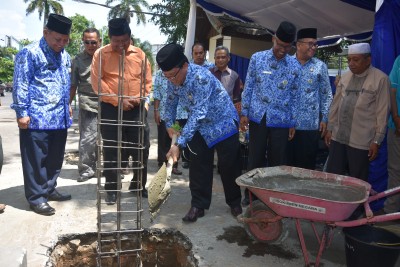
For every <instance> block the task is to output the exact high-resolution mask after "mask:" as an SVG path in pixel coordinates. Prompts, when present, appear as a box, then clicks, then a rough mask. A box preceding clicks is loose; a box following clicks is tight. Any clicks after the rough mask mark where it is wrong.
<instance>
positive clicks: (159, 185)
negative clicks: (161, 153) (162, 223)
mask: <svg viewBox="0 0 400 267" xmlns="http://www.w3.org/2000/svg"><path fill="white" fill-rule="evenodd" d="M176 138H177V136H176V134H174V135H173V136H172V142H171V144H175V142H176ZM173 164H174V160H173V159H172V157H169V158H168V162H167V164H165V163H164V164H163V165H162V166H161V168H160V169H159V170H158V172H157V173H156V174H155V175H154V178H153V179H152V180H151V182H150V184H149V186H148V188H147V191H148V201H149V211H150V215H151V220H153V219H154V218H155V216H156V215H157V213H158V212H159V211H160V208H161V205H162V204H164V203H165V202H166V201H167V199H168V197H169V195H170V194H171V185H170V180H171V173H172V165H173Z"/></svg>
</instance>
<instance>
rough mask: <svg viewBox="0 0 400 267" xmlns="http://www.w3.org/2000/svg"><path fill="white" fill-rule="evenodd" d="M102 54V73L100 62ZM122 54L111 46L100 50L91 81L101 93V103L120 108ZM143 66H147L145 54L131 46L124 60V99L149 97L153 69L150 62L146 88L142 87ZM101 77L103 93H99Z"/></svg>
mask: <svg viewBox="0 0 400 267" xmlns="http://www.w3.org/2000/svg"><path fill="white" fill-rule="evenodd" d="M100 53H102V54H101V73H100V71H99V68H100V66H99V61H100ZM120 56H121V55H120V54H119V53H117V52H114V51H113V50H112V48H111V45H106V46H104V47H102V48H100V49H98V50H97V51H96V52H95V54H94V56H93V61H92V69H91V81H92V86H93V90H94V91H95V92H96V93H98V92H100V93H101V101H103V102H107V103H110V104H112V105H114V106H118V96H117V95H118V73H119V65H120ZM142 64H145V53H144V52H143V51H142V50H141V49H140V48H138V47H135V46H132V45H131V46H129V48H128V49H127V51H126V53H125V59H124V65H125V66H124V81H123V92H122V96H123V97H143V98H144V97H147V96H148V95H149V93H150V90H151V86H152V79H151V67H150V63H149V61H147V65H146V66H145V68H143V72H144V69H146V77H145V78H144V80H145V81H142V82H143V83H144V82H145V86H141V76H142ZM99 77H101V91H99V80H98V79H99Z"/></svg>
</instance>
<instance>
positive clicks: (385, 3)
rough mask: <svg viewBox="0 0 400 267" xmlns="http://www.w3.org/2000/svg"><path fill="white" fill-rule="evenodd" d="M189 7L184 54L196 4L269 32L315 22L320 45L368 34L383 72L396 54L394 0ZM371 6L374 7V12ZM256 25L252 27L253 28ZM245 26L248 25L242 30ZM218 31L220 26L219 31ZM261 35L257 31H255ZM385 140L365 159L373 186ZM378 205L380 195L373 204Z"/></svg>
mask: <svg viewBox="0 0 400 267" xmlns="http://www.w3.org/2000/svg"><path fill="white" fill-rule="evenodd" d="M190 2H191V11H190V16H189V22H188V32H187V38H186V44H185V54H186V55H187V56H190V54H191V46H192V44H193V42H194V36H195V33H194V30H195V28H196V27H195V18H196V7H197V6H199V7H200V8H202V9H203V10H204V11H205V12H206V13H207V14H209V15H210V16H216V17H218V16H220V17H221V16H230V17H232V18H235V19H236V20H238V21H241V22H243V23H251V24H254V25H259V26H261V27H263V28H264V29H265V30H266V31H267V32H268V33H270V34H271V35H272V34H274V30H275V29H276V28H277V27H278V25H279V23H280V22H281V21H284V20H288V21H291V22H292V23H294V24H295V25H296V26H297V27H298V28H306V27H317V28H318V42H319V44H320V45H329V44H332V43H338V42H340V40H341V39H342V38H348V39H350V40H360V41H363V40H367V39H370V38H371V34H372V32H373V35H372V44H371V47H372V64H373V65H374V66H375V67H377V68H379V69H381V70H382V71H384V72H385V73H387V74H389V72H390V70H391V68H392V65H393V62H394V60H395V58H396V57H397V56H398V55H399V54H400V0H323V1H321V0H252V1H243V0H229V1H227V0H197V1H196V0H190ZM374 11H375V12H374ZM259 30H260V29H259V28H257V29H256V30H254V31H253V32H254V33H255V34H257V32H259ZM247 31H248V30H247ZM221 32H222V31H221ZM260 38H261V37H260ZM386 160H387V150H386V142H384V143H383V144H382V145H381V149H380V151H379V157H378V158H377V159H376V160H375V161H373V162H371V168H370V177H369V179H370V183H371V184H372V186H373V188H374V189H375V190H376V191H383V190H385V189H386V186H387V185H386V181H387V169H386ZM381 206H382V201H381V202H380V203H377V204H376V205H375V209H378V208H380V207H381Z"/></svg>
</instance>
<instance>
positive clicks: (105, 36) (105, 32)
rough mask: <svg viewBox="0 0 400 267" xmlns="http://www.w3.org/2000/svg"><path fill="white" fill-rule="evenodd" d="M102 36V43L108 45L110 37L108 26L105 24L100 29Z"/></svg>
mask: <svg viewBox="0 0 400 267" xmlns="http://www.w3.org/2000/svg"><path fill="white" fill-rule="evenodd" d="M99 31H100V35H102V36H100V37H101V38H102V39H103V40H102V45H108V44H109V43H110V37H109V36H108V27H107V26H103V28H101V29H100V30H99Z"/></svg>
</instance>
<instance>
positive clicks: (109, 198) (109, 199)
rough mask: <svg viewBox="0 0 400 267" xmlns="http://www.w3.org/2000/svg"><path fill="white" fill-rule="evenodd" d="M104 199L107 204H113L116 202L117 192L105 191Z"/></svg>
mask: <svg viewBox="0 0 400 267" xmlns="http://www.w3.org/2000/svg"><path fill="white" fill-rule="evenodd" d="M105 201H106V203H107V204H108V205H114V204H115V202H117V193H115V192H107V195H106V199H105Z"/></svg>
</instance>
